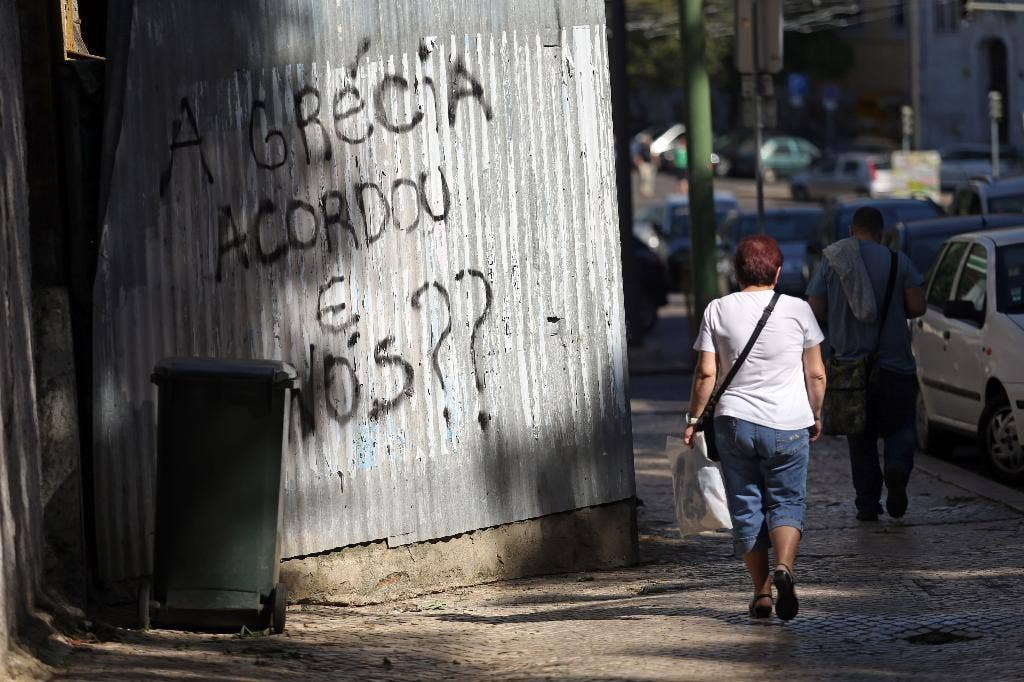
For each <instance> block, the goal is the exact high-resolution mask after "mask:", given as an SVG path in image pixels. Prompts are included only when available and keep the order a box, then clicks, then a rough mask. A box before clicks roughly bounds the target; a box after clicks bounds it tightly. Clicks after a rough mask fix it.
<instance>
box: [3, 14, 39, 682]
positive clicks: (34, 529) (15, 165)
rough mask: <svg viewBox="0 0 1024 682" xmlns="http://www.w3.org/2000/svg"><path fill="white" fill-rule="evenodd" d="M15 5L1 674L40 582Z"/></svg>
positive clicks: (8, 94) (7, 130) (8, 92)
mask: <svg viewBox="0 0 1024 682" xmlns="http://www.w3.org/2000/svg"><path fill="white" fill-rule="evenodd" d="M19 44H20V41H19V38H18V17H17V14H16V10H15V2H14V0H0V93H2V95H0V387H2V388H0V669H3V668H2V662H3V658H4V654H5V653H6V652H7V651H8V647H9V644H10V639H11V637H12V635H13V634H14V633H15V631H16V629H17V625H18V620H19V619H20V618H21V617H23V616H24V615H25V614H26V612H27V610H28V608H29V607H30V606H31V605H32V601H33V598H34V595H35V593H36V589H37V587H38V579H39V578H38V576H39V567H40V564H39V548H40V546H41V540H40V522H39V515H40V511H39V509H40V507H39V505H40V502H39V487H40V484H39V430H38V422H37V419H36V392H35V380H34V376H35V373H34V371H33V365H32V334H31V322H32V292H31V278H30V273H29V262H30V259H29V248H28V247H29V242H28V239H29V229H28V227H29V226H28V187H27V186H26V184H25V129H24V126H23V122H22V107H23V102H22V96H21V52H20V48H19Z"/></svg>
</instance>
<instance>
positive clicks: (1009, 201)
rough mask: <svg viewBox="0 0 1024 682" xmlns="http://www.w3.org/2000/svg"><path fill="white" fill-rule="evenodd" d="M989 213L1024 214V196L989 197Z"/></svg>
mask: <svg viewBox="0 0 1024 682" xmlns="http://www.w3.org/2000/svg"><path fill="white" fill-rule="evenodd" d="M988 212H989V213H1021V212H1024V194H1015V195H1013V196H1008V197H989V200H988Z"/></svg>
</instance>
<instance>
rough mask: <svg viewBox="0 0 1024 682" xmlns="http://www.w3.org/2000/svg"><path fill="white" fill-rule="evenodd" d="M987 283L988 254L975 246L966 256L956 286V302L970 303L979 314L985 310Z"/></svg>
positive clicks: (982, 247)
mask: <svg viewBox="0 0 1024 682" xmlns="http://www.w3.org/2000/svg"><path fill="white" fill-rule="evenodd" d="M987 282H988V252H987V251H986V249H985V247H984V246H982V245H981V244H975V245H974V246H972V247H971V251H970V253H968V254H967V260H966V261H965V262H964V269H963V272H961V273H960V281H959V282H957V285H956V296H954V297H953V298H954V299H955V300H957V301H970V302H971V303H972V304H973V305H974V309H975V310H977V311H978V312H979V313H980V312H984V310H985V293H986V287H987Z"/></svg>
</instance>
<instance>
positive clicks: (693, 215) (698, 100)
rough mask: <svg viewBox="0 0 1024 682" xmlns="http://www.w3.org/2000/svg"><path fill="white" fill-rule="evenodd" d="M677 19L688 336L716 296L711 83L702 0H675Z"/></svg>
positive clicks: (716, 260) (716, 268) (716, 259)
mask: <svg viewBox="0 0 1024 682" xmlns="http://www.w3.org/2000/svg"><path fill="white" fill-rule="evenodd" d="M679 19H680V21H679V26H680V38H681V39H682V47H683V67H684V69H683V70H684V74H685V80H686V83H685V85H686V133H687V142H688V144H687V146H688V148H689V159H688V171H689V179H690V244H691V250H690V253H691V259H692V264H693V267H692V270H693V307H692V309H691V310H690V320H691V324H690V336H691V337H692V336H694V335H695V334H696V332H697V323H698V322H699V320H700V319H701V317H703V315H704V308H706V307H707V305H708V303H710V302H711V301H712V300H713V299H714V298H715V297H717V296H718V249H717V247H716V245H715V234H716V229H715V199H714V187H713V185H712V173H711V88H710V85H709V83H708V72H707V67H706V65H705V63H704V52H705V50H704V45H705V39H706V36H705V34H704V2H703V0H679Z"/></svg>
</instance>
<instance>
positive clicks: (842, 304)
mask: <svg viewBox="0 0 1024 682" xmlns="http://www.w3.org/2000/svg"><path fill="white" fill-rule="evenodd" d="M882 228H883V219H882V214H881V212H880V211H878V209H875V208H871V207H864V208H861V209H859V210H857V212H856V213H854V214H853V220H852V224H851V225H850V238H849V239H843V240H841V241H839V242H836V243H835V244H833V245H831V246H830V247H829V248H828V249H826V251H825V257H824V258H822V261H821V265H820V266H819V267H818V270H817V272H815V273H814V276H813V277H812V278H811V282H810V284H809V285H808V287H807V298H808V301H807V302H808V303H810V305H811V309H812V310H813V311H814V314H815V316H816V317H817V318H818V319H819V320H820V321H821V322H822V323H823V326H825V327H826V334H827V337H828V338H827V341H826V343H831V346H832V348H833V357H835V359H836V360H840V361H850V360H857V359H860V358H864V357H866V356H867V355H869V354H871V353H872V352H874V351H875V344H876V342H877V343H878V356H877V358H878V359H877V362H876V365H875V369H874V372H875V373H878V376H876V377H875V378H876V379H878V381H876V382H873V384H874V386H875V387H876V389H875V390H872V391H871V392H870V393H869V396H868V415H867V417H868V419H867V424H868V426H867V429H866V430H865V431H864V432H863V433H861V434H857V435H849V436H847V443H848V445H849V448H850V464H851V470H852V472H853V486H854V489H855V490H856V493H857V499H856V503H857V518H858V519H860V520H862V521H875V520H877V519H878V515H879V514H880V513H881V511H882V506H881V503H880V501H881V496H882V483H883V480H884V482H885V487H886V489H887V490H888V495H887V497H886V511H888V513H889V515H890V516H892V517H894V518H899V517H901V516H903V514H904V513H906V510H907V491H906V488H907V480H908V479H909V477H910V471H911V469H912V468H913V466H914V449H915V447H916V446H917V434H916V429H915V423H914V417H915V414H914V413H915V410H916V407H917V378H916V376H915V371H916V364H915V362H914V356H913V354H912V353H911V350H910V329H909V326H908V325H907V320H908V319H912V318H915V317H920V316H921V315H924V313H925V310H926V302H925V298H924V292H923V290H922V288H921V285H922V283H923V280H922V277H921V273H919V272H918V271H917V269H916V268H915V267H914V264H913V263H911V262H910V259H909V258H907V256H906V255H904V254H902V253H900V254H899V256H898V257H899V261H898V267H897V270H896V281H895V286H894V287H893V295H892V299H891V301H890V304H889V310H888V314H887V315H886V316H885V319H884V320H879V319H878V317H880V316H881V311H882V310H883V308H884V307H885V306H884V300H883V299H884V297H885V291H886V285H887V284H888V281H889V271H890V267H891V262H892V252H891V251H890V250H889V249H888V248H886V247H885V246H882V244H881V241H882ZM858 256H859V257H858ZM880 325H881V337H879V326H880ZM879 338H880V340H879ZM879 437H882V438H883V439H884V441H885V470H884V472H883V471H882V469H881V468H880V467H879V463H878V438H879Z"/></svg>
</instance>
